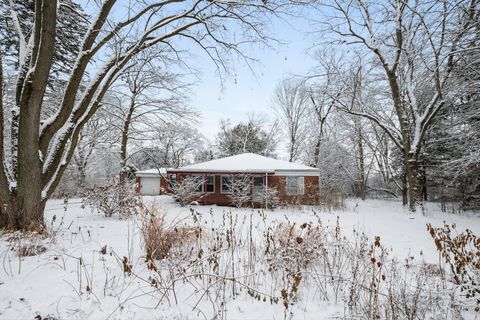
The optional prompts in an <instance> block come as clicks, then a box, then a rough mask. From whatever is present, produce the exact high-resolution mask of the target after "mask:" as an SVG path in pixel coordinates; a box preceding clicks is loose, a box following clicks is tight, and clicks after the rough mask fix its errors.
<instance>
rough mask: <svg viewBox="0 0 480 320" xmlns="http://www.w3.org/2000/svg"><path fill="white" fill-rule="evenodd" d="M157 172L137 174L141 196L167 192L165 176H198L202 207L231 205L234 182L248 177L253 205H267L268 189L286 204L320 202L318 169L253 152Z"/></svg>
mask: <svg viewBox="0 0 480 320" xmlns="http://www.w3.org/2000/svg"><path fill="white" fill-rule="evenodd" d="M156 171H157V172H155V170H147V171H140V172H138V173H137V182H138V184H139V186H140V192H141V193H142V194H149V195H152V194H163V193H165V191H167V192H168V190H169V188H168V182H167V180H166V177H169V179H171V180H172V181H177V182H181V181H182V180H183V179H185V178H186V177H195V178H197V179H198V181H201V182H200V184H199V187H198V190H197V192H201V193H202V196H201V197H200V198H199V200H198V202H199V203H200V204H217V205H231V204H232V195H231V194H232V191H231V190H232V183H233V182H234V181H236V180H235V179H239V178H240V177H242V179H245V177H248V179H249V180H248V181H249V192H250V197H249V199H250V200H249V202H250V205H251V206H255V207H258V206H263V205H265V203H264V202H265V196H264V195H265V190H266V189H267V188H269V189H273V190H277V194H278V198H279V200H280V201H282V202H284V203H293V204H317V203H318V200H319V199H318V194H319V184H320V171H319V169H317V168H312V167H309V166H305V165H302V164H298V163H292V162H288V161H282V160H277V159H272V158H268V157H264V156H261V155H258V154H253V153H243V154H239V155H235V156H231V157H226V158H222V159H216V160H211V161H207V162H202V163H197V164H193V165H188V166H184V167H181V168H176V169H167V170H166V172H165V173H164V174H160V173H159V172H158V170H156ZM154 179H156V181H155V180H154ZM162 185H163V186H162ZM162 190H164V191H163V192H162Z"/></svg>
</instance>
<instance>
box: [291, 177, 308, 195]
mask: <svg viewBox="0 0 480 320" xmlns="http://www.w3.org/2000/svg"><path fill="white" fill-rule="evenodd" d="M303 193H304V178H303V177H287V196H298V195H302V194H303Z"/></svg>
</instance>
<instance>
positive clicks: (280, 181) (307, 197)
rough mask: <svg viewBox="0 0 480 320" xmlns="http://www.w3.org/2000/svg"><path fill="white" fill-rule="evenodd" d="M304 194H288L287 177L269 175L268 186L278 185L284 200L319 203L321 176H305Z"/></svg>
mask: <svg viewBox="0 0 480 320" xmlns="http://www.w3.org/2000/svg"><path fill="white" fill-rule="evenodd" d="M304 184H305V185H304V194H303V195H298V196H289V195H287V177H285V176H269V177H268V186H269V187H276V188H277V189H278V195H279V197H280V200H281V201H282V202H286V203H290V204H311V205H314V204H318V201H319V196H318V191H319V177H304Z"/></svg>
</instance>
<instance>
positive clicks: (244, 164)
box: [168, 153, 319, 173]
mask: <svg viewBox="0 0 480 320" xmlns="http://www.w3.org/2000/svg"><path fill="white" fill-rule="evenodd" d="M168 171H171V172H185V171H186V172H212V171H213V172H263V173H265V172H268V173H274V172H275V171H307V172H314V173H318V172H319V170H318V169H317V168H312V167H309V166H305V165H302V164H297V163H292V162H288V161H282V160H277V159H272V158H267V157H264V156H261V155H258V154H254V153H242V154H239V155H235V156H231V157H226V158H222V159H216V160H211V161H207V162H202V163H197V164H192V165H188V166H184V167H181V168H178V169H170V170H168Z"/></svg>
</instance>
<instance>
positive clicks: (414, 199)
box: [406, 154, 422, 213]
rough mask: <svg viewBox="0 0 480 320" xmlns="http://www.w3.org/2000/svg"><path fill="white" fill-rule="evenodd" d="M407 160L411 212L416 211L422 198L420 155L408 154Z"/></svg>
mask: <svg viewBox="0 0 480 320" xmlns="http://www.w3.org/2000/svg"><path fill="white" fill-rule="evenodd" d="M406 157H407V161H406V177H407V183H408V208H409V211H410V213H415V212H416V211H417V207H418V206H419V205H420V203H421V200H422V197H421V196H422V190H421V187H420V179H419V165H418V157H417V156H416V155H413V154H408V155H407V156H406Z"/></svg>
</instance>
